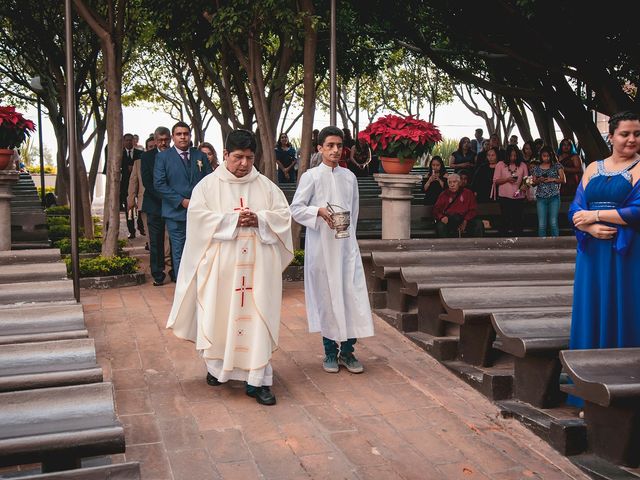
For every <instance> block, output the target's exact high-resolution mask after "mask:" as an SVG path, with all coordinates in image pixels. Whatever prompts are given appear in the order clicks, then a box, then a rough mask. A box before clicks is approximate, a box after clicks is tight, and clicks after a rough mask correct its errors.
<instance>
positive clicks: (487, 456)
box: [82, 284, 586, 480]
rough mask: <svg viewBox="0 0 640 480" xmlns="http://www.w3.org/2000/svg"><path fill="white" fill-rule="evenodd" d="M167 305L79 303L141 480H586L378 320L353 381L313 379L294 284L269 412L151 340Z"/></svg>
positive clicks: (312, 353) (106, 298) (160, 290)
mask: <svg viewBox="0 0 640 480" xmlns="http://www.w3.org/2000/svg"><path fill="white" fill-rule="evenodd" d="M172 298H173V285H165V286H162V287H153V286H152V285H151V284H146V285H143V286H141V287H129V288H121V289H113V290H105V291H94V290H83V292H82V303H83V305H84V307H85V312H86V321H87V324H88V328H89V331H90V333H91V335H92V336H93V337H94V338H95V340H96V347H97V351H98V357H99V362H100V364H101V365H102V367H103V368H104V372H105V379H106V380H112V381H113V382H114V384H115V389H116V402H117V409H118V414H119V416H120V420H121V421H122V422H123V424H124V425H125V430H126V440H127V452H126V454H125V455H124V457H126V460H137V461H140V462H142V472H143V478H145V479H152V480H162V479H175V480H179V479H180V480H182V479H186V480H205V479H243V480H247V479H254V478H261V479H283V480H294V479H309V478H312V479H331V480H338V479H384V480H393V479H434V480H440V479H458V478H460V479H495V480H502V479H504V480H506V479H531V478H534V479H535V478H540V479H545V480H553V479H567V478H586V477H584V476H583V475H582V474H581V473H580V472H579V471H578V470H577V468H575V467H574V466H573V465H572V464H571V463H570V462H569V461H568V460H567V459H566V458H564V457H562V456H561V455H560V454H558V453H556V452H555V451H554V450H552V449H551V448H550V447H549V446H548V445H546V444H545V443H544V442H542V441H541V440H539V439H538V438H537V437H536V436H534V435H533V434H532V433H530V432H529V431H527V430H526V429H525V428H524V427H522V426H521V425H520V424H518V423H517V422H515V421H512V420H503V419H501V418H499V417H498V414H497V409H496V408H495V407H494V406H493V405H492V404H491V403H490V402H489V401H487V400H486V399H485V398H484V397H482V396H481V395H480V394H478V393H477V392H475V391H474V390H473V389H471V388H470V387H468V386H467V385H466V384H464V383H463V382H461V381H460V380H458V379H457V378H456V377H454V376H453V375H452V374H450V373H449V372H448V371H446V369H445V368H444V367H442V366H441V365H439V364H438V363H437V362H436V361H434V360H433V359H431V358H430V357H429V356H428V355H426V354H425V353H424V352H422V351H421V350H419V349H418V348H417V347H415V346H414V345H413V344H411V343H410V342H409V341H407V340H406V339H405V338H404V337H403V336H402V335H400V334H399V333H398V332H396V331H395V330H394V329H392V328H391V327H389V326H388V325H386V324H385V323H384V322H383V321H381V320H379V319H376V323H375V326H376V336H375V337H373V338H370V339H364V340H362V341H361V342H359V343H358V344H357V346H356V353H357V354H358V357H359V358H360V359H361V360H362V362H363V364H364V365H365V373H364V374H362V375H352V374H350V373H348V372H347V371H345V370H344V369H343V370H341V371H340V373H339V374H337V375H336V374H328V373H325V372H324V371H322V369H321V361H322V342H321V337H320V336H319V335H318V334H314V335H311V334H309V333H307V324H306V318H305V310H304V293H303V290H302V286H301V285H299V284H292V285H289V286H288V287H287V288H286V290H285V296H284V304H283V312H284V314H283V320H282V321H283V325H282V327H281V330H280V349H279V350H278V351H277V352H276V353H275V354H274V357H273V366H274V370H275V384H274V387H273V391H274V393H275V394H276V395H277V398H278V404H277V405H276V406H274V407H263V406H261V405H258V404H257V403H256V402H255V400H254V399H252V398H249V397H247V396H246V395H245V393H244V386H243V385H242V384H240V383H238V382H230V383H229V384H226V385H223V386H220V387H215V388H214V387H209V386H207V385H206V383H205V381H204V377H205V374H206V371H205V368H204V365H203V362H202V360H201V359H199V358H198V355H197V353H196V351H195V350H194V346H193V344H192V343H190V342H187V341H183V340H178V339H176V338H175V337H174V336H173V334H172V333H171V331H169V330H166V329H165V328H164V325H165V322H166V318H167V314H168V312H169V309H170V306H171V301H172ZM120 457H122V456H120ZM121 459H122V458H119V459H118V460H121Z"/></svg>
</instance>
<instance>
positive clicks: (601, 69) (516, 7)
mask: <svg viewBox="0 0 640 480" xmlns="http://www.w3.org/2000/svg"><path fill="white" fill-rule="evenodd" d="M354 5H358V9H357V11H358V14H359V18H360V21H361V22H363V23H366V24H369V25H376V26H377V28H378V29H379V38H380V39H383V40H388V41H394V42H397V43H399V44H401V45H404V46H407V48H411V49H413V50H415V51H416V52H418V53H420V54H421V55H424V56H427V57H429V58H430V59H431V61H432V62H433V63H434V64H435V65H436V66H438V67H439V68H441V69H443V70H444V71H445V72H446V73H448V74H449V75H450V76H452V77H453V78H455V79H456V80H457V81H459V82H463V83H468V84H472V85H474V86H476V87H479V88H484V89H486V90H488V91H491V92H494V93H498V94H500V95H502V96H503V97H504V98H505V101H507V103H508V104H509V103H512V100H514V99H522V100H524V101H525V102H526V103H527V104H528V106H529V107H530V108H531V110H532V111H533V112H534V115H535V116H536V122H537V123H538V126H539V129H540V128H542V133H543V137H546V138H545V139H549V135H548V128H547V127H545V125H544V124H545V122H546V123H547V124H548V123H549V122H548V119H549V118H552V119H555V120H556V121H557V122H558V124H560V125H561V126H562V124H566V125H567V126H568V127H569V128H570V129H572V130H573V131H574V132H575V134H576V136H577V138H578V140H579V141H580V143H581V144H582V146H583V147H584V148H585V150H586V151H587V155H588V156H590V157H591V158H595V157H597V156H600V155H601V154H602V153H605V152H606V145H605V144H604V141H603V140H602V138H601V137H600V135H599V132H598V131H597V129H596V127H595V125H594V123H593V121H592V115H591V112H590V111H589V110H590V109H596V110H598V111H601V112H603V113H606V114H612V113H614V112H616V111H620V110H625V109H631V110H637V109H638V106H639V104H640V98H638V96H635V97H633V96H631V95H630V94H629V91H628V90H626V89H625V88H624V87H625V85H628V84H633V85H637V84H638V80H639V79H638V73H639V72H638V65H640V62H639V61H638V60H639V59H638V56H639V55H640V54H639V53H638V52H639V51H640V50H639V49H638V47H639V46H640V45H639V43H640V39H639V38H638V35H637V22H636V20H635V17H634V16H632V15H621V14H620V13H621V10H620V9H619V8H603V7H602V6H601V5H598V4H592V3H584V2H580V1H577V0H563V1H560V2H549V1H546V0H509V1H503V0H488V1H484V2H449V1H447V0H432V1H429V2H428V3H427V2H424V1H420V0H409V1H405V2H401V3H397V4H394V8H388V2H384V1H382V0H372V1H369V2H366V5H365V3H364V2H362V3H361V2H354ZM407 26H410V27H409V28H407Z"/></svg>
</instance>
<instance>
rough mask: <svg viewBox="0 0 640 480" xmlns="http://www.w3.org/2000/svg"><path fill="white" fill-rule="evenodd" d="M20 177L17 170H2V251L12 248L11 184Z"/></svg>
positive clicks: (0, 219) (0, 241)
mask: <svg viewBox="0 0 640 480" xmlns="http://www.w3.org/2000/svg"><path fill="white" fill-rule="evenodd" d="M18 178H20V174H19V173H18V172H16V171H15V170H0V251H3V250H11V197H13V194H12V193H11V185H12V184H14V183H16V182H17V181H18Z"/></svg>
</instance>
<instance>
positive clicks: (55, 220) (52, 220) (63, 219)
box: [47, 215, 71, 227]
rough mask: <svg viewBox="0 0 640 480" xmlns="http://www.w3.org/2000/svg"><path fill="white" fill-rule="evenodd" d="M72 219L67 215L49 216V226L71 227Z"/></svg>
mask: <svg viewBox="0 0 640 480" xmlns="http://www.w3.org/2000/svg"><path fill="white" fill-rule="evenodd" d="M70 222H71V218H70V217H67V216H65V215H51V216H50V215H47V226H48V227H51V226H52V225H70Z"/></svg>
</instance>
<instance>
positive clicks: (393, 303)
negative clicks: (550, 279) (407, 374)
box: [372, 249, 575, 309]
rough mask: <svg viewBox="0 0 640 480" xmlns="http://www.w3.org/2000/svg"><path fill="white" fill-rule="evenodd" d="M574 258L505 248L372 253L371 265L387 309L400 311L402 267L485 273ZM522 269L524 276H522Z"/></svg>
mask: <svg viewBox="0 0 640 480" xmlns="http://www.w3.org/2000/svg"><path fill="white" fill-rule="evenodd" d="M574 259H575V250H574V249H555V250H549V249H524V250H517V249H513V250H511V249H505V250H500V251H499V254H497V253H496V251H495V250H460V251H455V250H453V249H451V250H447V251H411V252H393V253H391V252H373V253H372V265H373V271H374V275H375V276H376V277H377V278H378V279H381V280H385V281H386V292H387V295H386V297H387V306H388V307H389V308H394V309H400V307H401V305H400V300H398V299H400V298H401V295H402V292H401V289H402V288H403V283H402V278H401V277H400V269H401V268H402V267H405V266H433V267H435V266H442V267H453V266H471V265H484V266H485V269H486V272H487V274H489V273H491V269H492V268H493V269H497V268H500V267H499V265H500V264H502V263H517V264H541V263H546V264H556V263H569V262H573V261H574ZM525 270H526V269H525V267H523V276H524V275H525V274H524V272H525ZM381 303H382V300H379V302H378V305H380V304H381Z"/></svg>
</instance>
